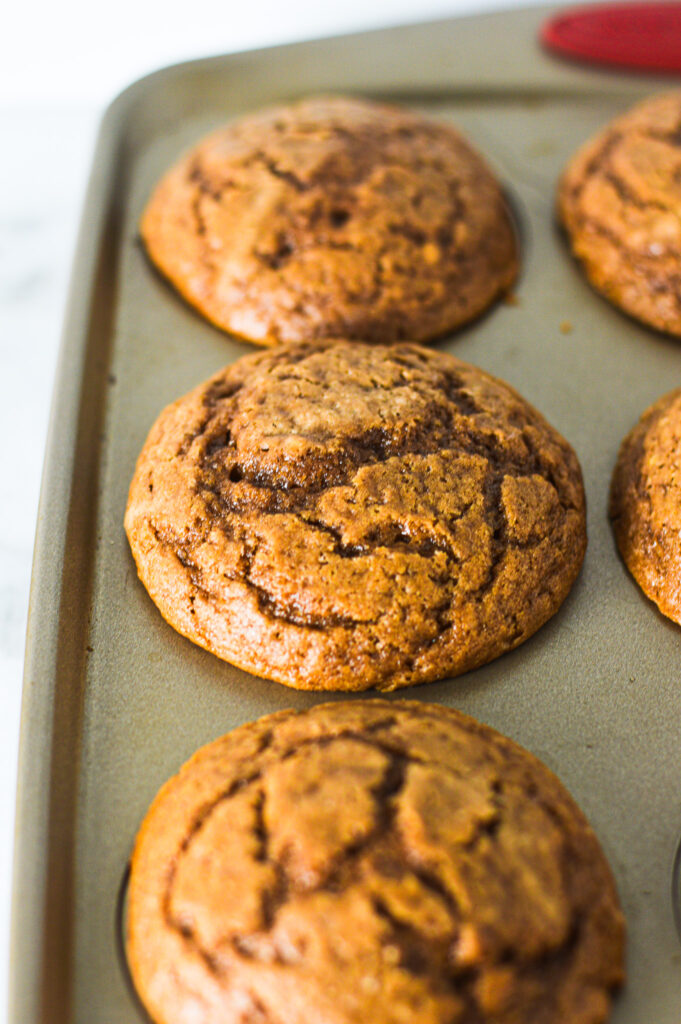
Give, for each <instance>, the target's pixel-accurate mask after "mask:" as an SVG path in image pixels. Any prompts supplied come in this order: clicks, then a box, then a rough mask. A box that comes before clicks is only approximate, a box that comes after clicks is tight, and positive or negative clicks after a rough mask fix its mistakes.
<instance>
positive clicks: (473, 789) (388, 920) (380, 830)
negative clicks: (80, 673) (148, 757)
mask: <svg viewBox="0 0 681 1024" xmlns="http://www.w3.org/2000/svg"><path fill="white" fill-rule="evenodd" d="M128 906H129V913H128V957H129V962H130V966H131V969H132V974H133V978H134V981H135V984H136V986H137V988H138V991H139V993H140V995H141V997H142V1000H143V1002H144V1003H145V1005H146V1007H147V1009H148V1011H149V1013H150V1014H151V1016H152V1018H153V1019H154V1021H156V1022H158V1024H190V1022H191V1024H218V1022H219V1024H247V1022H252V1024H256V1022H257V1024H266V1022H276V1024H310V1022H314V1024H321V1022H324V1024H530V1022H531V1024H599V1022H602V1021H605V1020H606V1018H607V1017H608V1014H609V1010H610V1003H611V997H612V993H613V991H614V990H615V989H616V988H617V987H618V986H619V985H620V984H621V982H622V980H623V975H624V970H623V947H624V923H623V919H622V915H621V912H620V909H619V905H618V900H617V894H616V891H615V886H614V883H613V879H612V876H611V873H610V870H609V868H608V865H607V862H606V860H605V858H604V856H603V853H602V851H601V849H600V847H599V845H598V842H597V840H596V838H595V836H594V833H593V832H592V830H591V828H590V827H589V825H588V823H587V821H586V819H585V818H584V816H583V815H582V813H581V811H580V810H579V808H578V807H577V806H576V804H575V803H574V802H573V800H572V799H571V797H570V796H569V794H568V793H567V792H566V790H565V789H564V787H563V786H562V785H561V783H560V782H559V781H558V779H557V778H556V777H555V776H554V775H552V774H551V772H550V771H549V770H548V769H547V768H546V767H545V766H544V765H543V764H542V763H541V762H540V761H538V760H537V759H536V758H534V757H533V756H532V755H531V754H529V753H528V752H527V751H526V750H523V749H522V748H521V747H519V746H517V744H515V743H513V742H512V741H511V740H509V739H506V738H505V737H504V736H501V735H500V734H499V733H497V732H495V731H494V730H492V729H490V728H488V727H486V726H484V725H481V724H480V723H479V722H476V721H475V720H474V719H472V718H467V717H466V716H464V715H462V714H460V713H459V712H457V711H453V710H450V709H447V708H443V707H438V706H437V705H433V704H431V705H427V704H419V703H416V702H407V701H399V702H388V701H355V702H352V703H341V704H327V705H322V706H319V707H317V708H315V709H313V710H311V711H307V712H304V713H302V714H295V713H294V712H292V711H284V712H281V713H279V714H275V715H268V716H267V717H265V718H261V719H260V720H259V721H257V722H254V723H252V724H249V725H245V726H242V727H241V728H239V729H236V730H235V731H234V732H231V733H228V734H227V735H226V736H223V737H222V738H221V739H219V740H216V741H215V742H213V743H210V744H208V746H205V747H202V748H201V750H199V751H198V752H197V753H196V754H195V755H194V757H193V758H192V759H191V760H190V761H189V762H188V763H187V764H186V765H185V766H184V767H183V768H182V769H181V771H180V773H179V774H178V775H176V776H175V777H174V778H172V779H171V780H170V781H169V782H167V783H166V785H165V786H164V787H163V788H162V790H161V791H160V793H159V795H158V796H157V797H156V799H155V801H154V803H153V804H152V807H151V809H150V811H149V813H148V814H147V816H146V818H145V820H144V823H143V825H142V828H141V830H140V833H139V836H138V838H137V843H136V846H135V852H134V856H133V861H132V873H131V878H130V890H129V903H128Z"/></svg>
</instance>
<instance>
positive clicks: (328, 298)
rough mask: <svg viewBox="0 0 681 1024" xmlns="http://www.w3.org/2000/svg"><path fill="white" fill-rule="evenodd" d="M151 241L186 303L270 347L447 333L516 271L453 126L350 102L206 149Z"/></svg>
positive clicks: (174, 173) (281, 119) (195, 156)
mask: <svg viewBox="0 0 681 1024" xmlns="http://www.w3.org/2000/svg"><path fill="white" fill-rule="evenodd" d="M141 232H142V237H143V239H144V242H145V244H146V248H147V251H148V253H149V255H150V257H151V259H152V260H153V262H154V263H155V264H156V266H157V267H158V268H159V269H160V271H161V272H162V273H163V274H164V275H165V276H166V277H167V278H168V279H169V280H170V281H171V282H172V284H173V285H174V286H175V288H177V290H178V291H179V292H180V293H181V294H182V295H183V296H184V297H185V299H187V300H188V302H190V303H191V304H192V305H193V306H195V307H196V309H198V310H199V312H201V313H202V314H203V315H204V316H205V317H207V318H208V319H209V320H210V321H212V322H213V323H214V324H216V325H217V326H218V327H222V328H224V329H225V330H227V331H230V332H231V333H232V334H236V335H239V336H241V337H243V338H246V339H248V340H249V341H253V342H256V343H258V344H262V345H270V344H273V343H275V342H282V341H302V340H309V339H316V338H320V337H330V336H342V337H347V338H359V339H363V340H365V341H382V342H385V341H395V340H398V339H403V338H408V339H411V340H416V341H420V340H425V339H427V338H431V337H435V336H437V335H442V334H445V333H447V332H448V331H452V330H454V329H455V328H456V327H459V326H460V325H461V324H463V323H465V322H466V321H468V320H471V319H472V318H473V317H476V316H477V315H478V314H479V313H481V312H482V311H483V310H484V309H485V308H486V307H487V306H489V305H490V304H491V303H492V302H493V301H494V300H495V299H496V298H497V297H498V296H499V295H500V294H501V293H503V292H504V291H505V290H506V289H508V288H509V286H510V285H511V283H512V282H513V280H514V278H515V276H516V273H517V266H518V259H517V251H516V242H515V235H514V230H513V225H512V221H511V216H510V214H509V210H508V207H507V205H506V202H505V200H504V197H503V195H502V192H501V189H500V187H499V184H498V183H497V181H496V179H495V177H494V176H493V174H492V173H491V171H490V170H489V168H488V167H487V165H486V164H485V162H484V161H483V159H482V158H481V157H480V156H479V155H478V153H476V152H475V150H474V149H473V148H472V147H471V146H470V145H469V143H468V142H466V140H465V139H464V138H463V137H462V136H461V135H460V134H459V133H458V132H457V131H456V130H455V129H454V128H452V127H451V126H450V125H449V124H445V123H442V122H437V121H431V120H427V119H426V118H424V117H422V116H421V115H419V114H415V113H412V112H410V111H408V110H403V109H400V108H397V107H392V106H385V105H383V104H378V103H370V102H368V101H366V100H359V99H348V98H342V97H321V98H319V97H318V98H313V99H306V100H303V101H301V102H299V103H296V104H293V105H292V106H280V107H274V108H271V109H268V110H265V111H262V112H260V113H256V114H252V115H250V116H248V117H245V118H243V119H242V120H238V121H235V122H232V123H231V124H228V125H227V126H226V127H224V128H222V129H220V130H219V131H216V132H215V133H214V134H212V135H210V136H209V137H208V138H206V139H204V140H203V141H201V142H199V143H198V144H197V145H196V146H195V147H194V148H193V149H192V150H191V151H190V152H188V153H187V154H186V155H185V156H184V157H182V159H181V160H180V162H179V163H178V164H177V165H176V166H174V167H173V168H172V169H171V170H170V171H168V173H167V174H166V175H165V176H164V177H163V179H162V180H161V182H160V184H159V185H158V187H157V188H156V190H155V192H154V193H153V195H152V197H151V199H150V201H149V204H148V205H147V208H146V210H145V212H144V215H143V217H142V221H141Z"/></svg>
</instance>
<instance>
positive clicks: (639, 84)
mask: <svg viewBox="0 0 681 1024" xmlns="http://www.w3.org/2000/svg"><path fill="white" fill-rule="evenodd" d="M549 13H550V12H549V11H547V10H545V9H540V10H538V9H533V10H527V11H515V12H512V13H503V14H493V15H485V16H482V17H475V18H466V19H454V20H449V21H444V22H438V23H432V24H426V25H416V26H410V27H406V28H400V29H394V30H388V31H380V32H374V33H364V34H361V35H357V36H348V37H345V38H340V39H335V40H323V41H320V42H312V43H303V44H297V45H294V46H287V47H281V48H277V49H274V50H266V51H259V52H252V53H246V54H241V55H236V56H231V57H224V58H215V59H209V60H204V61H198V62H193V63H190V64H185V65H179V66H177V67H173V68H169V69H167V70H165V71H161V72H159V73H157V74H155V75H152V76H150V77H149V78H146V79H143V80H142V81H140V82H138V83H136V84H135V85H134V86H132V87H131V88H130V89H129V90H128V91H127V92H125V93H124V94H123V95H122V96H121V97H119V99H117V100H116V102H115V103H114V104H113V106H112V107H111V108H110V110H109V111H108V113H107V115H106V117H105V119H104V122H103V126H102V129H101V133H100V138H99V143H98V147H97V151H96V156H95V161H94V167H93V171H92V177H91V181H90V186H89V190H88V194H87V200H86V206H85V212H84V217H83V225H82V230H81V236H80V242H79V247H78V252H77V256H76V261H75V266H74V270H73V280H72V288H71V297H70V304H69V312H68V316H67V321H66V328H65V334H64V341H63V347H62V353H61V361H60V365H59V371H58V377H57V384H56V392H55V399H54V403H53V410H52V420H51V430H50V437H49V442H48V449H47V456H46V468H45V476H44V482H43V492H42V498H41V505H40V515H39V525H38V533H37V541H36V553H35V562H34V575H33V588H32V597H31V611H30V621H29V630H28V644H27V659H26V675H25V684H24V707H23V719H22V736H21V754H20V778H19V793H18V820H17V841H16V862H15V879H14V914H13V941H12V946H13V962H12V994H11V1009H10V1019H11V1021H12V1024H45V1022H48V1021H49V1022H50V1024H80V1022H82V1024H86V1022H87V1024H134V1022H140V1021H144V1019H145V1018H144V1014H143V1013H142V1011H141V1009H140V1007H139V1004H138V1003H137V1002H136V1000H135V998H134V995H133V993H132V992H131V991H130V988H129V986H128V983H127V980H126V974H125V969H124V965H123V963H122V962H121V957H120V955H119V952H120V942H119V934H118V932H119V925H118V923H117V922H118V921H119V919H120V912H119V909H118V908H119V907H120V905H121V902H120V901H121V899H122V896H121V893H122V891H123V887H124V878H125V872H126V865H127V862H128V858H129V855H130V851H131V846H132V843H133V840H134V836H135V832H136V830H137V827H138V825H139V823H140V820H141V818H142V816H143V814H144V813H145V811H146V809H147V806H148V804H149V803H150V801H151V799H152V797H153V796H154V794H155V793H156V791H157V789H158V788H159V786H160V785H161V784H162V783H163V782H164V781H165V779H166V778H167V777H168V776H169V775H171V774H172V773H173V772H174V771H176V769H177V768H178V767H179V765H180V764H181V763H182V762H183V761H184V760H185V759H186V758H187V757H188V756H189V755H190V754H191V753H192V752H193V751H194V750H195V748H196V747H198V746H200V745H201V744H203V743H205V742H207V741H209V740H211V739H213V738H214V737H216V736H218V735H220V734H221V733H223V732H225V731H227V730H228V729H230V728H232V727H234V726H236V725H239V724H240V723H242V722H245V721H248V720H252V719H254V718H256V717H258V716H260V715H262V714H265V713H267V712H270V711H275V710H277V709H280V708H286V707H296V708H305V707H309V706H311V705H312V704H314V703H316V702H318V701H319V700H322V699H340V698H341V697H342V696H343V695H340V694H339V695H336V694H334V695H331V697H330V698H329V697H325V696H323V695H315V694H310V693H297V692H295V691H292V690H288V689H286V688H285V687H283V686H279V685H278V684H276V683H270V682H265V681H263V680H260V679H256V678H253V677H251V676H249V675H247V674H246V673H244V672H241V671H239V670H237V669H235V668H232V667H230V666H229V665H226V664H224V663H222V662H220V661H219V660H218V659H216V658H214V657H213V656H211V655H210V654H208V653H206V652H205V651H202V650H200V649H199V648H198V647H195V646H193V645H192V644H190V643H189V642H188V641H186V640H184V639H182V638H181V637H180V636H178V635H177V634H175V633H174V632H173V630H172V629H171V628H170V627H169V626H168V625H166V623H165V622H164V621H163V620H162V618H161V617H160V615H159V613H158V612H157V611H156V608H155V607H154V605H153V604H152V602H151V601H150V599H149V598H148V597H147V595H146V593H145V591H144V590H143V588H142V586H141V584H140V583H139V582H138V580H137V576H136V572H135V567H134V564H133V561H132V558H131V555H130V552H129V550H128V547H127V543H126V540H125V536H124V533H123V525H122V523H123V511H124V507H125V502H126V496H127V489H128V484H129V481H130V478H131V475H132V471H133V467H134V463H135V459H136V457H137V454H138V452H139V449H140V447H141V445H142V443H143V441H144V439H145V437H146V434H147V431H148V430H149V427H150V426H151V423H152V422H153V420H154V419H155V417H156V415H157V414H158V412H159V411H160V409H161V408H162V407H163V406H164V405H165V404H166V403H168V402H170V401H171V400H173V399H175V398H176V397H178V396H179V395H181V394H184V393H185V392H186V391H188V390H189V389H190V388H191V387H193V386H194V385H195V384H196V383H198V382H199V381H201V380H203V379H204V378H205V377H207V376H208V375H209V374H211V373H213V372H214V371H215V370H217V369H218V368H219V367H221V366H223V365H224V364H226V363H228V362H231V361H233V360H234V359H236V358H238V357H239V356H241V355H242V354H244V353H245V352H247V351H251V348H250V347H249V346H247V345H245V344H242V343H240V342H236V341H235V340H233V339H232V338H230V337H228V336H226V335H224V334H222V333H220V332H219V331H217V330H215V329H213V328H212V327H210V326H209V325H208V324H206V323H204V322H203V321H202V320H201V319H200V318H199V317H198V316H197V315H196V314H195V313H194V312H193V311H192V310H190V309H189V307H188V306H186V305H185V304H184V302H183V301H182V300H181V299H180V298H179V297H178V296H176V295H175V293H174V292H173V291H172V290H171V289H170V288H169V287H168V286H167V285H166V284H165V283H164V282H163V281H162V280H161V279H160V277H159V276H158V275H157V274H156V273H155V272H154V270H153V269H152V268H151V266H150V265H149V263H148V262H147V260H146V258H145V256H144V253H143V251H142V249H141V246H140V244H139V240H138V234H137V222H138V218H139V214H140V212H141V210H142V207H143V205H144V203H145V201H146V198H147V196H148V194H149V191H150V189H151V187H152V185H153V183H154V182H155V181H156V179H157V178H158V177H159V175H160V174H161V173H162V171H163V170H164V169H165V168H166V167H167V166H168V165H169V164H170V163H171V162H172V161H173V160H174V159H175V158H176V156H177V155H178V154H179V153H180V152H181V151H182V150H183V149H184V148H186V147H187V146H188V145H189V144H191V143H192V142H193V141H195V140H196V139H198V138H199V137H200V136H201V135H202V134H204V133H205V132H206V131H208V130H209V129H211V128H213V127H214V126H216V125H219V124H221V123H222V122H224V121H225V120H226V119H227V118H230V117H232V116H234V115H236V114H240V113H242V112H245V111H247V110H251V109H255V108H257V107H258V106H260V105H262V104H265V103H269V102H272V101H279V100H282V99H283V100H286V99H292V98H294V97H297V96H301V95H304V94H305V93H310V92H318V91H333V92H343V91H348V92H354V93H359V94H363V95H368V96H374V97H377V98H383V99H391V100H395V101H398V102H403V103H406V104H408V105H410V106H412V107H415V108H417V109H422V110H424V111H426V112H429V113H430V114H432V115H433V116H435V117H440V118H443V119H445V120H450V119H451V120H452V121H454V122H455V123H456V124H457V125H459V126H460V127H461V128H462V129H463V130H464V131H465V132H466V133H467V134H468V135H469V136H470V138H471V139H472V140H473V141H474V143H475V144H476V145H477V146H478V147H479V148H480V149H481V150H482V151H483V153H484V154H486V156H487V157H488V159H489V160H490V162H491V163H492V165H493V166H494V167H495V169H496V170H497V172H498V173H499V175H500V176H501V178H502V180H503V182H504V184H505V187H506V188H507V189H508V191H509V193H510V195H511V197H512V201H513V205H514V208H515V210H516V215H517V217H518V219H519V222H520V224H519V227H520V235H521V237H522V240H523V270H522V276H521V278H520V280H519V282H518V286H517V288H516V296H517V300H516V301H515V302H512V303H511V302H508V303H502V304H500V305H499V306H497V307H496V308H495V309H493V310H492V311H491V312H490V313H489V314H487V315H486V316H484V317H483V318H481V319H480V320H478V321H477V322H476V323H474V324H473V325H471V326H469V327H467V328H465V329H464V330H463V331H461V332H460V333H459V334H457V335H456V336H452V337H451V338H450V339H447V340H445V341H443V342H440V343H439V344H440V345H441V347H442V348H445V349H447V350H449V351H451V352H453V353H455V354H456V355H457V356H459V357H461V358H463V359H466V360H469V361H470V362H473V363H476V364H478V365H479V366H481V367H483V368H484V369H485V370H488V371H490V372H492V373H493V374H496V375H497V376H499V377H502V378H504V379H505V380H507V381H509V383H511V384H512V385H514V386H515V387H516V388H517V389H518V390H519V391H520V392H521V393H522V394H523V395H524V396H525V397H526V398H527V399H529V400H530V401H531V402H533V403H534V404H535V405H536V406H537V407H538V408H539V409H540V410H541V411H542V412H543V413H544V414H545V415H546V416H547V418H548V419H549V420H550V421H551V422H552V423H553V424H554V425H555V426H556V427H557V428H558V429H559V430H560V431H561V432H562V433H563V434H564V435H565V436H566V437H567V438H568V439H569V440H570V442H571V443H572V444H573V446H574V447H575V449H576V451H577V454H578V455H579V457H580V460H581V463H582V467H583V470H584V476H585V483H586V490H587V499H588V531H589V548H588V551H587V555H586V560H585V563H584V568H583V570H582V573H581V575H580V577H579V579H578V581H577V584H576V586H575V587H574V589H573V591H572V593H571V594H570V596H569V597H568V599H567V601H566V602H565V604H564V605H563V607H562V608H561V610H560V611H559V613H558V614H557V615H556V616H555V617H554V618H553V619H552V620H551V621H550V622H549V623H548V624H547V625H546V626H544V627H543V628H542V629H541V630H540V631H539V632H538V633H537V634H536V635H535V636H534V637H532V638H531V639H530V640H529V641H528V642H527V643H525V644H524V645H523V646H522V647H520V648H518V649H517V650H516V651H514V652H512V653H510V654H507V655H505V656H504V657H502V658H500V659H498V660H497V661H494V662H492V663H491V664H490V665H487V666H485V667H484V668H481V669H479V670H477V671H475V672H471V673H469V674H467V675H465V676H463V677H460V678H459V679H458V680H454V681H449V682H440V683H436V684H430V685H427V686H422V687H419V688H414V689H410V690H404V691H400V693H399V695H400V696H408V697H412V698H415V699H419V700H424V701H436V702H440V703H443V704H447V705H451V706H454V707H457V708H459V709H461V710H463V711H465V712H467V713H469V714H472V715H474V716H476V717H477V718H480V719H481V720H482V721H484V722H487V723H489V724H490V725H492V726H494V727H495V728H497V729H499V730H501V731H502V732H504V733H506V734H507V735H509V736H511V737H512V738H513V739H515V740H516V741H518V742H520V743H521V744H523V745H524V746H525V747H527V748H528V749H530V750H531V751H533V752H534V753H535V754H537V755H538V756H539V757H541V758H542V759H543V760H544V761H545V762H546V763H547V764H548V765H549V766H550V767H551V768H552V769H553V770H554V771H555V772H556V773H557V775H558V776H559V777H560V778H561V779H562V780H563V781H564V782H565V784H566V785H567V786H568V788H569V789H570V790H571V792H572V793H573V795H574V797H575V798H576V800H577V801H578V802H579V804H580V805H581V806H582V807H583V809H584V811H585V812H586V813H587V815H588V817H589V819H590V820H591V822H592V824H593V826H594V828H595V830H596V832H597V834H598V836H599V837H600V839H601V842H602V844H603V847H604V849H605V852H606V854H607V856H608V858H609V860H610V863H611V864H612V866H613V869H614V872H615V876H616V879H617V884H618V887H619V891H620V894H621V898H622V902H623V905H624V910H625V913H626V916H627V921H628V926H629V944H628V969H629V981H628V985H627V987H626V989H625V990H624V992H623V993H622V995H621V996H620V997H619V998H618V1000H617V1003H616V1006H615V1009H614V1012H613V1017H612V1020H613V1024H643V1022H646V1024H647V1022H653V1021H654V1022H655V1024H678V1022H679V1020H680V1019H681V945H680V944H679V936H678V934H677V927H676V924H675V917H676V919H678V917H679V907H678V903H679V896H680V894H679V887H680V878H679V874H680V871H679V865H678V860H676V851H677V846H678V839H679V833H680V830H681V742H680V731H681V726H680V723H681V682H680V681H679V664H680V663H681V662H680V657H681V630H679V628H678V627H676V626H675V625H673V624H672V623H671V622H669V621H668V620H666V619H664V618H663V617H662V616H661V615H659V614H658V612H657V611H656V609H655V607H654V606H653V605H652V604H651V603H650V602H649V601H647V600H646V599H645V598H644V597H643V595H642V594H641V593H640V591H639V590H638V588H637V586H636V585H635V584H634V582H633V581H632V579H631V578H630V577H629V575H628V574H627V572H626V570H625V568H624V566H623V565H622V563H621V561H620V560H619V558H618V556H617V553H616V550H615V546H614V542H613V539H612V535H611V532H610V528H609V524H608V521H607V494H608V486H609V479H610V473H611V470H612V466H613V463H614V461H615V457H616V453H617V449H618V447H619V443H620V441H621V438H622V437H623V435H624V434H625V433H626V431H627V430H629V428H630V427H631V426H632V425H633V423H634V422H635V421H636V419H637V418H638V416H639V415H640V413H641V412H642V410H643V409H644V408H645V407H646V406H647V405H648V404H650V402H652V401H653V400H654V399H655V398H657V397H658V396H659V395H660V394H662V393H663V392H665V391H667V390H669V389H670V388H671V387H673V386H675V385H678V384H679V382H680V380H681V347H680V346H679V343H678V342H675V341H674V340H673V339H669V338H666V337H663V336H662V335H658V334H656V333H655V332H653V331H650V330H648V329H646V328H644V327H642V326H640V325H638V324H637V323H635V322H634V321H631V320H629V319H627V318H626V317H624V316H623V315H621V314H620V313H618V312H617V311H616V310H614V309H612V308H611V307H610V306H609V305H608V304H607V303H606V302H604V301H603V300H602V299H601V298H600V297H598V296H597V295H596V294H595V293H594V292H592V290H591V289H590V287H589V286H588V285H587V283H586V281H585V280H584V278H583V276H582V274H581V273H580V271H579V269H578V268H577V267H576V265H575V264H574V263H573V261H572V260H571V258H570V256H569V255H568V252H567V249H566V246H565V244H564V241H563V239H562V238H561V237H560V234H559V232H558V231H557V229H556V228H555V225H554V217H553V203H554V189H555V182H556V179H557V177H558V174H559V172H560V170H561V168H562V167H563V165H564V164H565V162H566V160H567V159H568V158H569V156H570V155H571V154H572V152H573V151H574V150H575V148H576V147H577V146H578V145H579V143H581V142H582V141H583V140H584V139H586V138H587V137H588V136H589V135H590V134H591V133H592V132H593V131H594V130H596V129H597V128H598V127H599V126H601V125H602V124H604V123H605V122H606V121H608V119H609V118H611V117H613V116H614V115H615V114H617V113H618V112H620V111H621V110H623V109H626V107H627V106H629V105H630V104H631V103H632V102H633V101H634V100H636V99H637V98H639V97H642V96H645V95H648V94H650V93H652V92H655V91H658V90H659V89H661V88H663V87H669V79H667V80H665V82H664V83H662V82H661V81H660V80H659V79H658V80H655V79H652V78H649V77H648V78H644V77H633V76H626V75H621V74H613V73H606V72H602V73H600V72H595V71H590V70H585V69H582V68H578V67H576V66H569V65H567V64H562V63H560V62H558V61H555V60H553V59H552V58H550V57H548V56H546V55H544V54H543V53H542V52H541V51H540V50H539V48H538V46H537V43H536V37H537V30H538V27H539V25H540V23H541V22H542V20H543V19H544V18H545V17H546V16H547V15H548V14H549ZM387 699H390V698H389V697H388V698H387ZM675 864H676V868H675ZM675 904H676V906H675Z"/></svg>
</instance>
